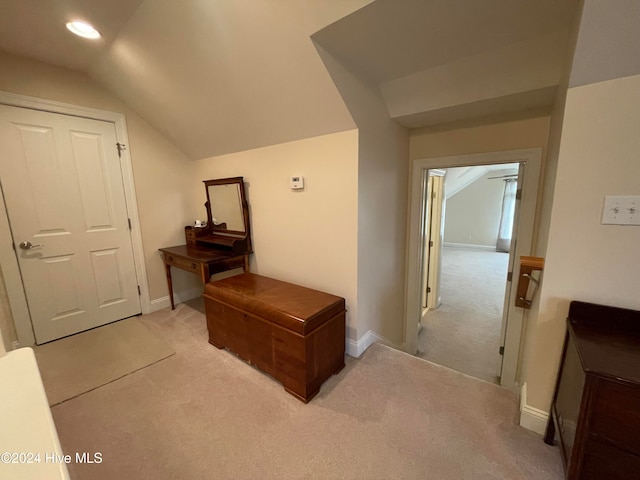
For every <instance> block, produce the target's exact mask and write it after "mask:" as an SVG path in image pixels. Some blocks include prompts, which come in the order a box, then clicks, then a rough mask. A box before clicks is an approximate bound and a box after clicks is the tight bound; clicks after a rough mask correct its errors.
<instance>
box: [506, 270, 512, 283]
mask: <svg viewBox="0 0 640 480" xmlns="http://www.w3.org/2000/svg"><path fill="white" fill-rule="evenodd" d="M512 280H513V272H509V273H507V282H510V281H512Z"/></svg>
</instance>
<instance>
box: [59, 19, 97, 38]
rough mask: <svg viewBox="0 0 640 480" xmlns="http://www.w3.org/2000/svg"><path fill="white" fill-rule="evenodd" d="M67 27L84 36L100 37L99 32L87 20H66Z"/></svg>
mask: <svg viewBox="0 0 640 480" xmlns="http://www.w3.org/2000/svg"><path fill="white" fill-rule="evenodd" d="M67 29H68V30H69V31H70V32H72V33H75V34H76V35H79V36H81V37H84V38H100V32H98V31H97V30H96V29H95V28H93V26H92V25H89V24H88V23H87V22H80V21H78V20H76V21H73V22H67Z"/></svg>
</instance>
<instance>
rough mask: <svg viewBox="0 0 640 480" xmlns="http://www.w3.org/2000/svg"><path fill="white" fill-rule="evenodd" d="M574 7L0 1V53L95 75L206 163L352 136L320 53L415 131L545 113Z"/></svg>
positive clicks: (449, 2) (572, 2)
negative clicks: (76, 30)
mask: <svg viewBox="0 0 640 480" xmlns="http://www.w3.org/2000/svg"><path fill="white" fill-rule="evenodd" d="M577 3H578V0H564V1H562V2H557V1H556V0H522V1H518V2H514V1H513V0H484V1H482V2H477V1H471V0H428V1H427V0H376V1H375V2H374V1H372V0H306V1H300V0H277V1H274V0H251V1H238V0H215V1H212V0H180V1H175V0H109V1H104V0H47V1H46V2H43V1H42V0H19V1H18V0H0V11H1V12H2V15H0V48H1V49H3V50H6V51H9V52H11V53H14V54H18V55H23V56H27V57H32V58H36V59H38V60H41V61H44V62H47V63H52V64H56V65H61V66H66V67H69V68H73V69H76V70H80V71H84V72H87V73H88V74H89V75H91V76H92V77H94V78H95V79H96V80H97V81H98V82H99V83H101V84H102V85H104V86H105V87H106V88H107V89H109V90H110V91H111V92H113V93H114V94H115V95H117V96H118V97H120V98H121V99H122V100H123V101H124V102H126V103H127V104H128V105H129V106H130V107H131V108H132V109H134V110H136V111H137V112H138V113H139V114H141V116H143V117H144V118H145V119H146V120H147V121H149V123H151V124H152V125H153V126H154V127H156V128H157V129H158V130H159V131H161V132H162V133H163V134H164V135H166V136H167V137H168V138H169V139H170V140H171V141H173V142H174V143H175V144H176V145H177V146H178V147H179V148H181V149H182V150H183V151H184V152H185V153H187V154H188V155H189V156H190V157H191V158H193V159H200V158H205V157H209V156H214V155H220V154H224V153H230V152H237V151H241V150H247V149H251V148H256V147H261V146H266V145H272V144H277V143H281V142H287V141H292V140H297V139H302V138H308V137H313V136H318V135H323V134H327V133H332V132H337V131H343V130H347V129H350V128H355V123H354V121H353V119H352V118H351V116H350V114H349V112H348V110H347V108H346V107H345V104H344V101H343V99H342V98H341V97H340V94H339V92H338V90H337V89H336V87H335V85H334V84H333V82H332V81H331V78H330V76H329V74H328V73H327V71H326V69H325V67H324V65H323V63H322V61H321V60H320V57H319V55H318V53H317V51H316V49H315V47H314V44H313V41H315V42H317V43H318V44H320V45H322V46H323V48H325V49H327V50H328V51H330V52H331V53H332V55H334V56H335V57H336V58H337V59H339V60H340V62H342V63H343V64H344V65H345V66H346V67H347V68H349V69H351V70H353V71H356V72H358V74H359V75H361V76H362V77H363V78H365V79H366V81H368V82H370V83H371V84H372V85H375V86H376V88H379V89H380V91H381V93H382V95H383V97H384V100H385V102H386V103H387V107H388V109H389V112H390V115H391V117H392V118H395V119H396V120H398V121H399V122H401V123H404V124H405V125H406V126H408V127H410V128H413V127H418V126H425V125H431V124H434V123H442V122H443V121H452V120H457V119H459V118H464V117H468V116H481V115H485V114H488V113H495V111H508V110H509V109H514V108H517V109H522V108H529V107H531V106H539V105H541V104H546V105H550V104H551V102H552V101H553V93H554V88H555V85H557V82H558V80H559V76H560V72H561V70H562V66H563V62H565V60H566V59H565V55H564V52H565V51H566V48H567V46H566V34H565V33H564V32H566V30H568V28H569V25H570V23H571V20H572V19H573V15H574V12H575V8H576V6H577ZM75 18H79V19H85V20H88V21H90V22H92V23H93V24H94V25H95V26H96V27H97V28H98V30H100V31H101V32H102V33H103V39H101V40H100V41H98V42H90V41H86V40H83V39H80V38H76V37H73V36H72V35H71V34H70V33H68V32H67V31H66V30H65V29H64V23H65V22H66V21H68V20H71V19H75ZM312 36H313V41H312V38H311V37H312ZM529 60H530V61H529ZM487 66H489V67H488V68H487ZM474 82H475V83H474ZM447 91H449V93H447ZM512 97H514V98H513V100H514V101H512Z"/></svg>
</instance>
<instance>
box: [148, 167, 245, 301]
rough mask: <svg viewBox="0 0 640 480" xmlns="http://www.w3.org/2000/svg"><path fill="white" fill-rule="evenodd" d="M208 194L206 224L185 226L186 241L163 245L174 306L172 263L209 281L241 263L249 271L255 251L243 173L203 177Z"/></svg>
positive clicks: (170, 296) (204, 280) (168, 283)
mask: <svg viewBox="0 0 640 480" xmlns="http://www.w3.org/2000/svg"><path fill="white" fill-rule="evenodd" d="M204 185H205V190H206V194H207V202H206V203H205V207H206V209H207V224H206V226H205V227H191V226H187V227H185V240H186V245H178V246H174V247H165V248H161V249H160V251H161V252H162V254H163V261H164V265H165V272H166V275H167V286H168V287H169V299H170V300H171V309H172V310H174V309H175V304H174V300H173V281H172V279H171V267H176V268H180V269H182V270H186V271H187V272H192V273H195V274H197V275H199V276H200V278H201V280H202V282H203V283H205V284H206V283H207V282H208V281H209V278H210V277H211V275H213V274H214V273H220V272H224V271H227V270H233V269H234V268H240V267H242V268H243V269H244V271H245V272H248V271H249V254H250V253H252V251H253V250H252V248H251V234H250V228H249V226H250V225H249V206H248V204H247V201H246V196H245V191H244V181H243V178H242V177H233V178H220V179H215V180H205V181H204Z"/></svg>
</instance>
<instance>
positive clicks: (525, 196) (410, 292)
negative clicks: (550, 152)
mask: <svg viewBox="0 0 640 480" xmlns="http://www.w3.org/2000/svg"><path fill="white" fill-rule="evenodd" d="M520 162H524V180H523V182H522V187H521V189H522V197H521V205H520V221H519V223H518V231H517V239H518V241H517V242H516V248H515V251H514V252H513V258H514V259H515V258H519V257H520V256H522V255H531V252H532V247H533V240H534V239H533V232H534V224H535V221H536V204H537V200H538V183H539V179H540V168H541V162H542V148H529V149H522V150H509V151H503V152H487V153H478V154H470V155H454V156H448V157H432V158H422V159H416V160H414V161H413V168H412V170H411V179H410V182H411V183H410V185H411V192H410V195H411V196H410V202H409V230H408V248H407V269H406V271H407V276H406V291H405V305H406V308H405V320H404V345H405V351H406V352H407V353H409V354H411V355H415V354H416V351H417V347H418V321H419V319H420V314H421V311H422V310H421V308H422V304H421V291H420V284H421V268H420V267H421V265H422V252H421V250H422V245H421V238H420V232H421V231H422V220H421V219H422V218H424V211H423V208H424V207H423V205H424V201H423V198H422V196H423V183H424V174H425V171H426V170H429V169H438V168H452V167H467V166H474V165H494V164H499V163H520ZM515 267H516V262H515V261H514V268H515ZM513 278H518V276H517V274H516V272H513ZM515 296H516V289H515V288H511V289H510V296H509V297H510V298H509V304H510V305H514V304H515ZM510 311H511V312H513V314H510V318H509V321H508V323H507V329H506V333H505V346H504V356H503V368H502V376H501V378H500V383H501V385H503V386H505V387H507V388H509V389H511V390H513V391H515V392H519V388H520V386H519V380H520V379H519V376H520V361H521V354H520V349H521V343H522V333H523V331H524V328H523V327H524V310H522V309H521V308H519V307H515V306H513V307H512V309H511V310H510Z"/></svg>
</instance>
